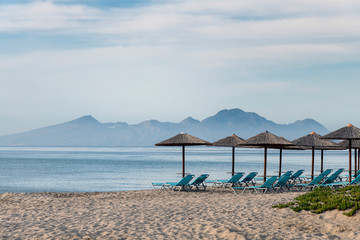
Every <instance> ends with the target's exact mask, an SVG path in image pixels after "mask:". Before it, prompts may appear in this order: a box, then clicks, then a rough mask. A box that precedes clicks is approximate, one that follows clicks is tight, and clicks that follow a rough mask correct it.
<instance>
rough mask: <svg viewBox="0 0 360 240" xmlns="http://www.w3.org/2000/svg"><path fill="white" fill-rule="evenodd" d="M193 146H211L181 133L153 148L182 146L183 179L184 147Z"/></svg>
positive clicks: (183, 167)
mask: <svg viewBox="0 0 360 240" xmlns="http://www.w3.org/2000/svg"><path fill="white" fill-rule="evenodd" d="M195 145H211V143H210V142H208V141H205V140H202V139H200V138H197V137H194V136H191V135H189V134H187V133H183V132H182V133H180V134H178V135H176V136H174V137H172V138H169V139H167V140H164V141H162V142H159V143H157V144H155V146H182V177H185V146H195Z"/></svg>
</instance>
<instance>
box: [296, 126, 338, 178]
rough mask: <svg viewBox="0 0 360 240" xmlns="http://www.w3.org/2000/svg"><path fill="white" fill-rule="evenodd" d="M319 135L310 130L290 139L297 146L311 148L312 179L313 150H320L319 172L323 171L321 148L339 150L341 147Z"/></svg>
mask: <svg viewBox="0 0 360 240" xmlns="http://www.w3.org/2000/svg"><path fill="white" fill-rule="evenodd" d="M320 137H321V136H320V135H319V134H317V133H315V132H312V133H310V134H308V135H306V136H303V137H301V138H298V139H295V140H294V141H292V143H294V144H295V145H297V146H300V147H303V148H305V149H311V150H312V154H311V155H312V160H311V180H313V179H314V163H315V150H321V172H322V171H323V164H324V163H323V150H340V149H343V148H342V147H341V146H339V145H337V144H336V143H334V142H332V141H330V140H327V139H320Z"/></svg>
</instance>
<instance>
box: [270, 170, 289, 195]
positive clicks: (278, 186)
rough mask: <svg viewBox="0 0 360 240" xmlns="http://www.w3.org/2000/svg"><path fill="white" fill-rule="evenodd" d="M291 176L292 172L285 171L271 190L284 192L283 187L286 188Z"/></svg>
mask: <svg viewBox="0 0 360 240" xmlns="http://www.w3.org/2000/svg"><path fill="white" fill-rule="evenodd" d="M291 174H292V171H287V172H286V173H284V174H283V175H281V176H280V178H279V181H277V183H275V184H274V186H273V189H274V190H275V191H276V192H278V191H284V189H283V187H287V183H288V181H289V180H290V177H291Z"/></svg>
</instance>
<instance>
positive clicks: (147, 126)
mask: <svg viewBox="0 0 360 240" xmlns="http://www.w3.org/2000/svg"><path fill="white" fill-rule="evenodd" d="M265 130H268V131H270V132H272V133H274V134H276V135H279V136H283V137H285V138H288V139H290V140H292V139H295V138H298V137H301V136H303V135H306V134H308V133H310V132H312V131H315V132H317V133H319V134H324V133H327V132H328V130H327V129H326V128H325V127H324V126H323V125H321V124H320V123H318V122H316V121H315V120H312V119H304V120H299V121H296V122H294V123H290V124H277V123H274V122H272V121H270V120H267V119H266V118H264V117H261V116H259V115H258V114H256V113H251V112H244V111H242V110H241V109H231V110H222V111H220V112H218V113H217V114H215V115H214V116H211V117H208V118H206V119H204V120H202V121H199V120H196V119H193V118H192V117H188V118H186V119H184V120H183V121H181V122H179V123H172V122H160V121H157V120H149V121H144V122H141V123H139V124H134V125H129V124H127V123H124V122H118V123H100V122H99V121H97V120H96V119H95V118H93V117H92V116H83V117H81V118H78V119H75V120H72V121H69V122H65V123H62V124H58V125H53V126H48V127H44V128H40V129H35V130H31V131H28V132H23V133H18V134H12V135H7V136H2V137H0V145H1V146H151V145H154V144H155V143H157V142H160V141H162V140H164V139H167V138H169V137H171V136H173V135H175V134H177V133H179V132H187V133H189V134H192V135H195V136H197V137H200V138H202V139H205V140H208V141H215V140H218V139H220V138H223V137H226V136H229V135H231V134H233V133H235V134H237V135H238V136H240V137H242V138H245V139H246V138H249V137H251V136H253V135H255V134H258V133H260V132H264V131H265Z"/></svg>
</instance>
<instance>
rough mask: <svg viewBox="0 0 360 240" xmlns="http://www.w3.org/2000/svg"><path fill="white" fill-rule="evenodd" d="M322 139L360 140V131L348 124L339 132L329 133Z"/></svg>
mask: <svg viewBox="0 0 360 240" xmlns="http://www.w3.org/2000/svg"><path fill="white" fill-rule="evenodd" d="M321 138H323V139H351V140H356V139H358V140H360V129H359V128H357V127H354V126H353V125H351V124H348V125H347V126H345V127H342V128H340V129H338V130H335V131H333V132H331V133H328V134H326V135H324V136H322V137H321Z"/></svg>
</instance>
